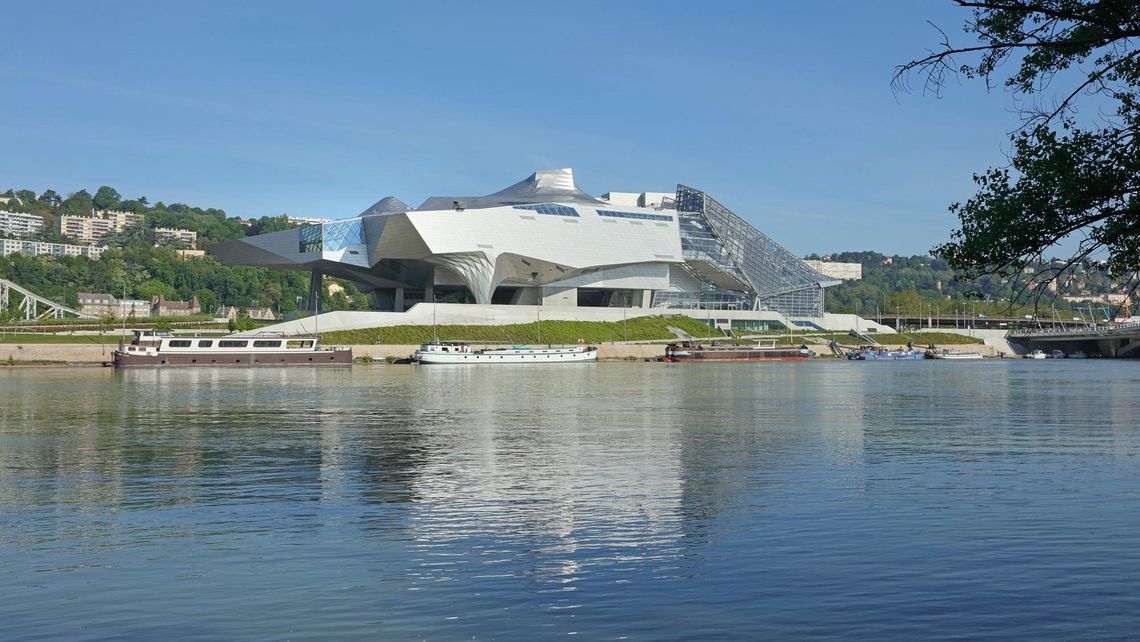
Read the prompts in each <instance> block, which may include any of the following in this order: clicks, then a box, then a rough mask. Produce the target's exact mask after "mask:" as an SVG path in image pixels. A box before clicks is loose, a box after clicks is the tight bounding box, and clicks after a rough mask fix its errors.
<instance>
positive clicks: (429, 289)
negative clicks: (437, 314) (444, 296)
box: [424, 284, 435, 303]
mask: <svg viewBox="0 0 1140 642" xmlns="http://www.w3.org/2000/svg"><path fill="white" fill-rule="evenodd" d="M434 302H435V284H432V285H428V286H426V287H425V288H424V303H434Z"/></svg>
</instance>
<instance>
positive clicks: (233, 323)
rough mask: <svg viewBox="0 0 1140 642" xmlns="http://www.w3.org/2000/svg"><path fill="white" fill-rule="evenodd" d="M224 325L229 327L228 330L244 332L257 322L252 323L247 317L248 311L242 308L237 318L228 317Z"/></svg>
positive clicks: (253, 326) (255, 325)
mask: <svg viewBox="0 0 1140 642" xmlns="http://www.w3.org/2000/svg"><path fill="white" fill-rule="evenodd" d="M226 327H228V328H229V331H230V332H245V331H247V330H252V329H254V328H256V327H257V324H256V323H254V321H253V319H251V318H249V313H248V312H246V311H245V310H242V311H241V312H238V315H237V318H234V319H230V321H229V323H227V324H226Z"/></svg>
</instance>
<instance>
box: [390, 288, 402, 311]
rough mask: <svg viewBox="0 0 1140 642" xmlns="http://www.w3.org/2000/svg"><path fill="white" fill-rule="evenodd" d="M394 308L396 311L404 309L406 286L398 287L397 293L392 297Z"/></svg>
mask: <svg viewBox="0 0 1140 642" xmlns="http://www.w3.org/2000/svg"><path fill="white" fill-rule="evenodd" d="M392 310H393V311H394V312H403V311H404V288H396V293H395V295H394V296H393V297H392Z"/></svg>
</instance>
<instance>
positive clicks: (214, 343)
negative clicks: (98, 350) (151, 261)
mask: <svg viewBox="0 0 1140 642" xmlns="http://www.w3.org/2000/svg"><path fill="white" fill-rule="evenodd" d="M351 364H352V350H350V349H347V348H333V349H329V348H323V347H321V346H320V345H319V344H318V337H316V336H304V337H286V336H283V335H280V334H255V335H252V336H244V335H225V336H220V337H199V336H184V335H179V336H175V335H173V334H171V333H170V332H162V331H157V330H135V332H134V339H133V340H132V341H131V342H130V343H124V344H122V345H120V346H119V347H118V349H117V350H114V351H113V352H112V353H111V365H113V366H115V367H116V368H130V367H138V366H150V367H166V366H292V365H306V366H324V365H351Z"/></svg>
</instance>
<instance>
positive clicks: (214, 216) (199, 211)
mask: <svg viewBox="0 0 1140 642" xmlns="http://www.w3.org/2000/svg"><path fill="white" fill-rule="evenodd" d="M3 195H4V196H8V197H15V198H13V199H12V200H10V201H9V202H8V203H7V204H6V205H0V209H4V210H7V211H15V212H24V213H29V214H36V215H39V216H41V217H43V218H44V220H45V222H46V224H47V225H46V226H45V228H44V231H43V232H41V233H40V235H39V236H40V237H41V240H45V241H51V242H56V243H73V242H74V241H73V240H71V239H67V238H66V237H61V236H60V235H59V234H58V233H57V232H56V231H55V230H54V228H53V225H54V223H55V217H56V216H59V215H61V214H68V215H74V216H91V215H92V211H93V209H94V210H119V211H128V212H135V213H139V214H142V215H143V223H142V225H139V226H133V227H128V228H126V229H125V230H123V231H121V232H118V233H114V234H109V235H107V236H106V237H104V238H103V240H102V243H103V244H105V245H107V246H108V247H110V248H111V249H109V250H108V251H106V252H105V253H104V254H103V256H102V257H101V258H100V259H97V260H90V259H88V258H86V257H72V256H34V257H32V256H24V255H22V254H12V255H9V256H6V257H0V275H2V276H4V277H5V278H8V279H11V280H12V281H15V282H16V283H19V284H20V285H22V286H24V287H26V288H28V289H30V290H32V291H33V292H36V293H37V294H40V295H41V296H45V297H48V298H50V299H52V300H55V301H59V302H60V303H64V304H67V305H73V306H74V305H77V303H78V298H77V296H76V294H77V293H79V292H106V293H108V294H112V295H114V296H117V297H119V296H126V297H128V298H139V299H146V298H149V297H151V296H153V295H162V296H164V297H166V298H167V299H182V300H189V299H190V298H191V297H193V296H197V297H198V300H199V302H200V303H201V305H202V308H203V310H211V311H212V310H213V309H215V308H216V307H217V306H220V305H235V306H240V307H270V308H273V309H274V310H275V311H277V312H278V313H288V312H290V311H293V310H295V309H297V307H298V299H299V298H300V300H301V301H304V300H305V299H306V297H307V294H308V274H307V273H304V272H293V271H285V270H270V269H266V268H255V267H248V266H235V265H222V264H221V263H219V262H218V261H217V260H216V259H214V258H213V257H212V256H209V255H207V256H205V257H200V258H183V257H181V256H179V255H178V254H177V253H176V252H175V249H176V247H177V246H173V245H172V246H167V245H160V246H156V245H155V242H154V228H156V227H173V228H180V229H186V230H193V231H195V232H197V233H198V246H199V248H204V247H206V246H208V245H209V244H211V243H217V242H220V241H228V240H232V239H238V238H242V237H244V236H251V235H255V234H261V233H266V232H272V231H277V230H282V229H288V228H290V227H293V224H292V223H290V222H289V219H288V217H287V216H285V215H281V216H263V217H261V218H259V219H257V220H254V221H251V222H249V223H248V224H246V223H245V222H243V221H240V220H239V219H236V218H229V217H227V216H226V213H225V211H224V210H221V209H216V208H200V207H192V206H190V205H186V204H183V203H171V204H169V205H167V204H164V203H162V202H161V201H159V202H157V203H154V204H153V205H151V204H150V202H149V200H148V199H147V197H145V196H140V197H138V198H134V199H123V198H122V197H121V196H120V194H119V192H118V191H117V190H115V189H114V188H112V187H108V186H103V187H100V188H99V189H98V190H96V191H95V195H94V196H92V195H91V194H90V193H89V192H88V191H87V190H79V191H78V192H74V193H72V194H69V195H68V196H67V197H66V198H64V197H61V196H60V195H59V194H58V193H57V192H55V191H54V190H45V191H44V192H43V193H41V194H39V195H37V194H36V193H35V192H33V191H31V190H8V191H7V192H5V193H4V194H3ZM340 283H341V285H342V286H343V287H344V288H345V291H344V292H343V293H342V292H338V293H336V294H334V295H332V296H329V295H328V294H327V293H326V294H325V300H324V303H323V307H324V309H328V310H348V309H367V306H368V298H367V296H366V295H364V294H362V293H360V292H359V290H358V289H357V288H356V286H355V285H354V284H353V283H351V282H340Z"/></svg>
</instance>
